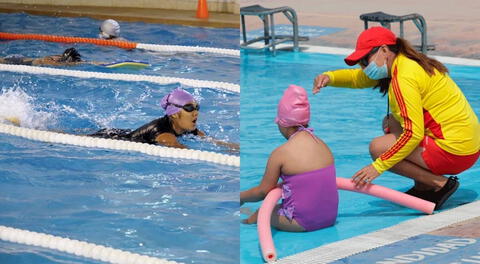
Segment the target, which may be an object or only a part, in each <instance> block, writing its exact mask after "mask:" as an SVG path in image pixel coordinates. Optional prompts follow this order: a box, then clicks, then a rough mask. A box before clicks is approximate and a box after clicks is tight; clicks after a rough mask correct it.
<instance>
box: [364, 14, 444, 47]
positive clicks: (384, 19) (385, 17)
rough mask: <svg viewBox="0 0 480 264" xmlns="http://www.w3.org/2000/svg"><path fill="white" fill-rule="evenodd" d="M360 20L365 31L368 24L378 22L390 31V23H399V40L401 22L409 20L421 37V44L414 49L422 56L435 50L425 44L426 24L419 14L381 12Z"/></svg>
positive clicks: (401, 35)
mask: <svg viewBox="0 0 480 264" xmlns="http://www.w3.org/2000/svg"><path fill="white" fill-rule="evenodd" d="M360 19H361V20H363V22H364V26H365V29H368V22H378V23H380V24H381V25H382V26H383V27H386V28H388V29H390V23H392V22H399V23H400V38H403V35H404V34H403V22H404V21H409V20H411V21H412V22H413V23H414V24H415V26H417V29H418V30H419V31H420V35H421V37H422V40H421V44H420V45H415V46H414V47H415V48H417V49H418V50H419V51H421V52H422V53H424V54H427V51H429V50H435V45H428V44H427V22H426V21H425V18H423V16H422V15H419V14H409V15H404V16H395V15H390V14H386V13H383V12H373V13H367V14H362V15H360Z"/></svg>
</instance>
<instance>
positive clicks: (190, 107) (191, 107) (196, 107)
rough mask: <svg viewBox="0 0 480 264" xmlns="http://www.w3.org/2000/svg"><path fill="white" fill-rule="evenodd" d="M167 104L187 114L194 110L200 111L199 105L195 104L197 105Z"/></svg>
mask: <svg viewBox="0 0 480 264" xmlns="http://www.w3.org/2000/svg"><path fill="white" fill-rule="evenodd" d="M168 104H171V105H173V106H176V107H178V108H182V109H183V110H185V111H187V112H193V111H195V110H197V111H199V110H200V105H199V104H197V105H193V104H186V105H183V106H182V105H177V104H172V103H168Z"/></svg>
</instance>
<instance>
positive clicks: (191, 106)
mask: <svg viewBox="0 0 480 264" xmlns="http://www.w3.org/2000/svg"><path fill="white" fill-rule="evenodd" d="M161 106H162V108H163V109H165V115H164V116H163V117H161V118H158V119H155V120H153V121H151V122H150V123H148V124H145V125H143V126H141V127H140V128H137V129H136V130H134V131H131V130H130V129H102V130H100V131H98V132H96V133H94V134H90V135H89V136H93V137H102V138H112V139H121V140H129V141H135V142H141V143H149V144H161V145H164V146H167V147H175V148H186V146H185V145H183V144H181V143H179V142H178V140H177V137H179V136H182V135H187V134H192V135H195V136H199V137H201V138H203V139H205V140H207V141H210V142H212V143H214V144H216V145H220V146H224V147H228V148H229V149H230V150H231V151H233V152H238V151H239V149H240V147H239V145H238V144H235V143H229V142H224V141H220V140H216V139H213V138H211V137H208V136H206V135H205V133H204V132H202V131H200V130H199V129H198V128H197V118H198V111H199V110H200V105H199V104H198V103H197V102H196V101H195V98H193V96H192V95H191V94H190V93H188V92H187V91H185V90H183V89H181V88H177V89H175V90H173V91H172V92H170V93H169V94H167V95H165V96H164V97H163V98H162V100H161Z"/></svg>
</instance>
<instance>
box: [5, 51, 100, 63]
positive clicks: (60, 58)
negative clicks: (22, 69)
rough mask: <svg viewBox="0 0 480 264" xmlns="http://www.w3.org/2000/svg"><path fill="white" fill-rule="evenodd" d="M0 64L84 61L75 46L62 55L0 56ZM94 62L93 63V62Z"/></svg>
mask: <svg viewBox="0 0 480 264" xmlns="http://www.w3.org/2000/svg"><path fill="white" fill-rule="evenodd" d="M0 63H2V64H16V65H33V66H37V65H56V66H64V65H69V66H70V65H77V64H80V63H84V62H83V61H82V59H81V56H80V53H78V51H77V50H76V49H75V48H68V49H66V50H65V51H64V52H63V53H62V55H50V56H46V57H43V58H27V57H24V56H23V55H19V54H13V55H9V56H6V57H4V58H0ZM94 64H95V63H94Z"/></svg>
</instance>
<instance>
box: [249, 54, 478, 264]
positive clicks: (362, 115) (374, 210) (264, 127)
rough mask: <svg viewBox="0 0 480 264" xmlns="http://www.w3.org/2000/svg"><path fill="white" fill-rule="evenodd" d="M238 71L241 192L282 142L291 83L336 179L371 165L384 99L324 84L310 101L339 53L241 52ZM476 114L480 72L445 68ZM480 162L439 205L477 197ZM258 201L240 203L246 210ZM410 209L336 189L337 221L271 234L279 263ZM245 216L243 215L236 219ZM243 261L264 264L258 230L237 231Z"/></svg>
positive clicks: (399, 181)
mask: <svg viewBox="0 0 480 264" xmlns="http://www.w3.org/2000/svg"><path fill="white" fill-rule="evenodd" d="M241 65H242V67H241V85H242V97H241V117H240V122H241V126H240V131H241V146H242V153H241V164H242V165H241V174H240V177H241V181H240V190H246V189H248V188H251V187H253V186H255V185H257V184H258V183H259V182H260V179H261V177H262V176H263V173H264V169H265V164H266V161H267V159H268V156H269V154H270V153H271V151H272V150H273V149H275V148H276V147H277V146H279V145H280V144H282V143H284V142H285V140H284V139H283V137H282V136H281V134H280V133H279V132H278V129H277V125H276V124H275V123H274V122H273V119H274V117H275V115H276V106H277V103H278V101H279V100H280V97H281V96H282V94H283V91H284V90H285V89H286V88H287V87H288V85H289V84H297V85H300V86H303V87H304V88H305V89H307V91H308V93H309V100H310V103H311V113H312V116H311V123H310V127H312V128H314V129H315V134H316V135H318V136H319V137H320V138H322V139H323V140H324V141H325V142H326V143H327V144H328V146H329V147H330V148H331V150H332V152H333V154H334V157H335V163H336V168H337V176H339V177H347V178H348V177H351V176H352V175H353V174H354V173H355V172H356V171H358V170H359V169H361V168H363V167H364V166H366V165H368V164H369V163H370V162H371V159H370V155H369V153H368V145H369V142H370V140H371V139H372V138H374V137H377V136H380V135H382V131H381V129H380V127H381V121H382V118H383V116H384V115H385V113H386V100H387V99H386V98H385V97H382V96H381V94H380V93H379V92H378V91H377V90H372V89H361V90H351V89H341V88H333V87H328V88H325V89H322V91H321V92H320V93H319V94H317V95H315V96H313V95H312V94H311V89H312V84H313V79H314V78H315V76H316V75H317V74H319V73H322V72H324V71H327V70H334V69H340V68H346V65H345V64H344V62H343V56H338V55H325V54H314V53H300V52H298V53H293V52H280V53H279V54H278V55H277V56H276V57H272V56H265V55H264V54H263V53H255V52H245V53H242V64H241ZM447 66H448V68H449V69H450V72H451V76H452V78H453V79H454V80H455V81H456V82H457V84H458V85H459V87H460V88H461V89H462V91H463V92H464V94H465V95H466V97H467V98H468V100H469V102H470V104H471V105H472V107H473V108H474V110H475V112H476V113H477V115H480V90H479V89H478V83H479V82H480V77H479V76H480V75H479V73H480V68H478V67H464V66H452V65H447ZM479 174H480V164H479V163H477V164H476V165H475V166H474V167H473V168H471V169H469V170H468V171H466V172H464V173H462V174H460V175H459V177H460V181H461V186H460V188H459V190H458V191H457V192H456V193H455V194H454V195H453V196H452V198H451V199H450V200H448V201H447V202H446V204H445V206H444V210H445V209H450V208H453V207H456V206H458V205H461V204H464V203H468V202H471V201H474V200H477V199H478V189H479V188H480V178H479V177H478V175H479ZM375 183H376V184H380V185H383V186H387V187H389V188H393V189H397V190H401V191H405V190H406V189H408V188H409V187H410V186H411V181H410V180H408V179H406V178H403V177H400V176H397V175H394V174H392V173H389V172H387V173H385V174H382V175H381V176H380V177H379V178H378V179H376V180H375ZM259 206H260V203H256V204H246V205H244V207H246V208H247V209H250V211H252V212H253V211H254V210H256V209H257V208H258V207H259ZM421 215H422V214H421V213H418V212H416V211H414V210H411V209H408V208H404V207H401V206H398V205H395V204H392V203H390V202H387V201H382V200H380V199H378V198H375V197H369V196H366V195H363V194H358V193H352V192H346V191H340V205H339V214H338V218H337V223H336V224H335V226H333V227H329V228H325V229H323V230H318V231H315V232H310V233H301V234H300V233H288V232H281V231H277V230H273V238H274V241H275V245H276V248H277V254H278V255H279V257H280V258H282V257H286V256H289V255H292V254H295V253H299V252H302V251H305V250H307V249H311V248H315V247H318V246H321V245H324V244H327V243H331V242H334V241H338V240H342V239H346V238H350V237H353V236H357V235H360V234H364V233H368V232H372V231H375V230H378V229H381V228H385V227H388V226H392V225H395V224H397V223H399V222H402V221H405V220H407V219H412V218H415V217H419V216H421ZM245 217H247V215H246V214H242V218H245ZM240 237H241V238H240V244H241V253H240V255H241V257H240V259H241V263H249V264H250V263H262V258H261V254H260V249H259V244H258V236H257V233H256V225H243V224H242V225H241V227H240Z"/></svg>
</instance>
